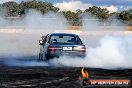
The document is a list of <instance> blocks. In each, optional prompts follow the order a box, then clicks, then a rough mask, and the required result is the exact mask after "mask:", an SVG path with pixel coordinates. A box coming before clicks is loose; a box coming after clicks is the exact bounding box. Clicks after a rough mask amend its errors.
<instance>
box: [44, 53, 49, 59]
mask: <svg viewBox="0 0 132 88" xmlns="http://www.w3.org/2000/svg"><path fill="white" fill-rule="evenodd" d="M49 59H50V56H49V55H48V54H46V53H45V60H46V61H48V60H49Z"/></svg>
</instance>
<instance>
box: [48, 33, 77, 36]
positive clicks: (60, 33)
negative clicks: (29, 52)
mask: <svg viewBox="0 0 132 88" xmlns="http://www.w3.org/2000/svg"><path fill="white" fill-rule="evenodd" d="M50 35H74V36H75V35H76V34H72V33H51V34H50Z"/></svg>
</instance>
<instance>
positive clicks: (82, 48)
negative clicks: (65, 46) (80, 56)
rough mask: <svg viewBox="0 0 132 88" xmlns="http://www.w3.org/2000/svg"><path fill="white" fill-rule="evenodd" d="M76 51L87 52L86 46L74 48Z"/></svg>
mask: <svg viewBox="0 0 132 88" xmlns="http://www.w3.org/2000/svg"><path fill="white" fill-rule="evenodd" d="M74 50H77V51H79V52H86V48H85V46H77V47H74Z"/></svg>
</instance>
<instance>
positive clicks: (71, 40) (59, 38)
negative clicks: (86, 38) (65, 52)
mask: <svg viewBox="0 0 132 88" xmlns="http://www.w3.org/2000/svg"><path fill="white" fill-rule="evenodd" d="M50 44H82V42H81V40H80V38H79V37H78V36H75V35H51V37H50Z"/></svg>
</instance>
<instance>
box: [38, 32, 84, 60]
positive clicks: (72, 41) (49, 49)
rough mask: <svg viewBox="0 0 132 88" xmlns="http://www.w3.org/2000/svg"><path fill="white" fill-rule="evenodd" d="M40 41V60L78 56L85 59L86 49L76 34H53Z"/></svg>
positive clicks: (43, 37)
mask: <svg viewBox="0 0 132 88" xmlns="http://www.w3.org/2000/svg"><path fill="white" fill-rule="evenodd" d="M41 38H42V40H39V45H40V53H39V60H49V59H51V58H54V57H57V58H59V57H60V56H63V55H65V56H75V57H76V56H77V57H82V58H84V57H85V56H86V48H85V45H84V44H83V43H82V41H81V39H80V38H79V36H78V35H76V34H67V33H52V34H47V35H46V36H42V37H41Z"/></svg>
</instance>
